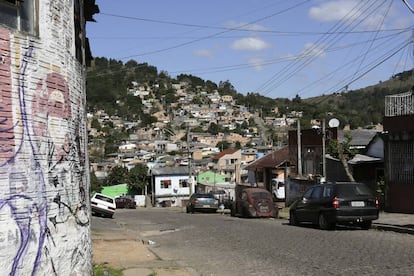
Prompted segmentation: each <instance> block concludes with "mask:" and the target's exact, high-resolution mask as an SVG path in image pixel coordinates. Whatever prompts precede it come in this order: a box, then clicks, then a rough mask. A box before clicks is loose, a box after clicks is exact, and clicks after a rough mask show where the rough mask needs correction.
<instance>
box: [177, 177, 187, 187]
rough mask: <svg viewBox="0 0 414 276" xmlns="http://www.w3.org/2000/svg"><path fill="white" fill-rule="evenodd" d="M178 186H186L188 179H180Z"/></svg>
mask: <svg viewBox="0 0 414 276" xmlns="http://www.w3.org/2000/svg"><path fill="white" fill-rule="evenodd" d="M179 182H180V188H188V179H180V180H179Z"/></svg>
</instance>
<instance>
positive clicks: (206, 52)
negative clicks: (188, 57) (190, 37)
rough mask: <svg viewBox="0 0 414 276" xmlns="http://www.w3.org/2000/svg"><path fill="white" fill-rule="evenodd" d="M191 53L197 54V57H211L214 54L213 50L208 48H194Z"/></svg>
mask: <svg viewBox="0 0 414 276" xmlns="http://www.w3.org/2000/svg"><path fill="white" fill-rule="evenodd" d="M193 55H195V56H199V57H207V58H212V57H213V56H214V55H213V52H212V51H211V50H208V49H199V50H195V51H193Z"/></svg>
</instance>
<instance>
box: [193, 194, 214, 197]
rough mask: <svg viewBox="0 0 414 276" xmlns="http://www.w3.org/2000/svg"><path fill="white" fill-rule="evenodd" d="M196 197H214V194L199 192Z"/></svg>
mask: <svg viewBox="0 0 414 276" xmlns="http://www.w3.org/2000/svg"><path fill="white" fill-rule="evenodd" d="M196 197H198V198H214V195H213V194H197V195H196Z"/></svg>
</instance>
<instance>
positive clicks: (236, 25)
mask: <svg viewBox="0 0 414 276" xmlns="http://www.w3.org/2000/svg"><path fill="white" fill-rule="evenodd" d="M226 27H227V28H230V29H242V30H246V31H253V32H254V31H268V30H269V29H268V28H266V27H264V26H262V25H259V24H250V23H245V22H235V21H228V22H227V23H226Z"/></svg>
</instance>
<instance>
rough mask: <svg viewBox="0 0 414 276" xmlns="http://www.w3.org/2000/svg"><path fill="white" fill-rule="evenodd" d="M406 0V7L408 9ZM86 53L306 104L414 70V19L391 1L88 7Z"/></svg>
mask: <svg viewBox="0 0 414 276" xmlns="http://www.w3.org/2000/svg"><path fill="white" fill-rule="evenodd" d="M411 2H412V4H413V5H414V1H408V2H407V3H408V4H409V5H410V4H411ZM96 4H98V5H99V8H100V13H99V14H96V15H95V16H94V18H95V19H96V21H97V22H93V23H90V22H88V24H87V36H88V37H89V39H90V44H91V48H92V54H93V55H94V56H95V57H107V58H113V59H116V60H121V61H123V62H127V61H128V60H131V59H134V60H136V61H137V62H138V63H143V62H146V63H148V64H150V65H154V66H156V67H157V69H158V70H159V71H161V70H162V71H166V72H168V74H169V75H170V76H171V77H175V76H177V75H178V74H191V75H194V76H198V77H200V78H202V79H204V80H211V81H213V82H215V83H217V84H218V83H219V82H220V81H227V80H228V81H230V82H231V83H232V84H233V86H234V87H235V89H236V90H237V91H238V92H239V93H242V94H247V93H259V94H261V95H264V96H266V97H271V98H279V97H281V98H294V97H295V96H296V95H299V96H300V97H301V98H309V97H313V96H318V95H322V94H331V93H334V92H342V91H344V90H345V89H348V90H353V89H358V88H361V87H366V86H369V85H373V84H376V83H378V82H380V81H384V80H387V79H389V78H390V77H391V76H392V75H394V74H396V73H399V72H402V71H405V70H410V69H411V68H412V67H413V47H412V42H411V41H412V36H413V31H412V26H413V25H414V14H413V13H412V12H411V11H410V10H409V8H408V7H407V6H406V5H405V4H404V2H403V1H392V0H364V1H360V0H308V1H306V0H305V1H304V0H289V1H286V0H209V1H201V0H200V1H196V0H178V1H171V0H151V1H149V0H148V1H145V0H144V1H132V0H116V1H113V0H112V1H111V0H96Z"/></svg>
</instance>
